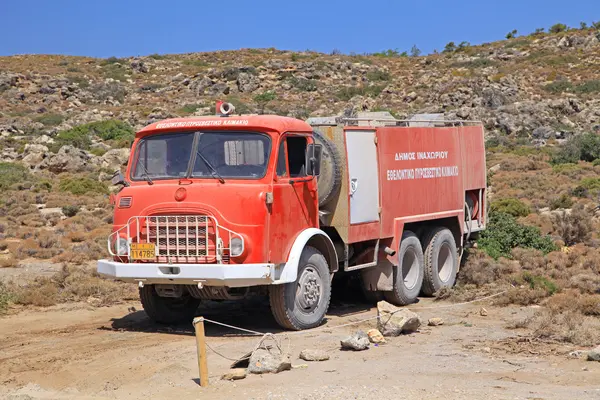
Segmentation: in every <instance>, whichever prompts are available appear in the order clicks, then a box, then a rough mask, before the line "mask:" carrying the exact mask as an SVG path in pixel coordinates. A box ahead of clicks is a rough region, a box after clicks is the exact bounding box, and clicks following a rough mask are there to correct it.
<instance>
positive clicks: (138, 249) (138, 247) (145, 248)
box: [129, 243, 156, 260]
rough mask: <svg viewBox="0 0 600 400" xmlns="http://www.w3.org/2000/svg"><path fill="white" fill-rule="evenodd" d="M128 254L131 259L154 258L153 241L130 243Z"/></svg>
mask: <svg viewBox="0 0 600 400" xmlns="http://www.w3.org/2000/svg"><path fill="white" fill-rule="evenodd" d="M129 255H130V258H131V259H132V260H154V259H155V258H156V250H155V247H154V243H132V244H131V251H130V254H129Z"/></svg>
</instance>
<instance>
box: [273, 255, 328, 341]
mask: <svg viewBox="0 0 600 400" xmlns="http://www.w3.org/2000/svg"><path fill="white" fill-rule="evenodd" d="M330 298H331V278H330V273H329V266H328V265H327V260H325V257H324V256H323V254H321V253H320V252H319V251H318V250H317V249H315V248H314V247H310V246H307V247H305V248H304V250H303V251H302V255H301V256H300V262H299V264H298V276H297V278H296V281H295V282H290V283H285V284H281V285H273V286H270V287H269V301H270V303H271V311H272V313H273V316H274V317H275V320H276V321H277V323H278V324H279V325H280V326H281V327H283V328H286V329H293V330H297V331H299V330H303V329H310V328H314V327H316V326H319V325H320V324H321V322H322V321H323V318H325V313H327V309H328V308H329V300H330Z"/></svg>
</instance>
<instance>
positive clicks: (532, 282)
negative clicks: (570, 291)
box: [521, 272, 560, 296]
mask: <svg viewBox="0 0 600 400" xmlns="http://www.w3.org/2000/svg"><path fill="white" fill-rule="evenodd" d="M521 277H522V279H523V281H525V282H526V283H527V284H529V288H530V289H544V290H545V291H546V292H547V294H548V296H552V295H553V294H554V293H556V292H558V291H559V290H560V288H559V287H558V285H557V284H556V283H554V282H552V281H551V280H550V279H548V278H546V277H544V276H539V275H533V274H531V273H530V272H523V275H521Z"/></svg>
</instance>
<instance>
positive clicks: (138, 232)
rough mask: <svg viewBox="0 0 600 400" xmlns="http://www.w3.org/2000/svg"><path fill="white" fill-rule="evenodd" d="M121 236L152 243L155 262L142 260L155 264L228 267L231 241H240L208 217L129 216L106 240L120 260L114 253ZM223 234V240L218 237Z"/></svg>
mask: <svg viewBox="0 0 600 400" xmlns="http://www.w3.org/2000/svg"><path fill="white" fill-rule="evenodd" d="M124 233H126V237H127V240H128V243H130V244H134V243H152V244H154V246H155V250H156V257H155V259H154V260H144V261H145V262H158V263H196V264H213V263H222V264H223V263H224V264H227V263H229V260H230V249H229V244H230V243H231V239H232V238H233V237H240V238H241V236H240V235H239V234H237V233H235V232H232V231H230V230H229V229H226V228H223V227H221V226H219V224H218V223H217V221H216V219H215V218H214V217H211V216H208V215H154V216H146V217H132V218H130V219H129V221H128V223H127V225H126V226H124V227H122V228H121V229H119V230H118V231H116V232H114V233H113V234H112V235H111V237H110V238H109V251H110V253H111V254H112V255H113V256H116V257H119V256H118V255H117V254H115V253H116V252H115V249H116V247H115V243H116V241H117V239H118V238H119V237H123V236H125V235H124ZM223 234H224V235H226V237H222V236H220V235H223ZM129 252H131V251H130V250H129ZM129 255H130V254H128V255H127V256H126V257H127V258H128V257H129ZM126 257H125V256H124V257H123V258H126ZM130 261H135V260H130ZM144 261H141V260H140V262H144Z"/></svg>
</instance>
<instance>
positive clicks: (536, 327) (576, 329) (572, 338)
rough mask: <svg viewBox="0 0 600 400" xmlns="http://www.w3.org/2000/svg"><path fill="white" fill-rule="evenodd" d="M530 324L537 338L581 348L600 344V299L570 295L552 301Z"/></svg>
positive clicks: (553, 298)
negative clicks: (599, 316)
mask: <svg viewBox="0 0 600 400" xmlns="http://www.w3.org/2000/svg"><path fill="white" fill-rule="evenodd" d="M545 306H546V308H545V309H543V310H541V311H540V312H538V313H536V314H535V315H534V317H533V318H531V320H530V321H529V326H530V327H531V328H532V329H533V335H534V337H537V338H540V339H548V340H554V341H559V342H567V343H573V344H575V345H578V346H592V345H597V344H598V343H599V342H600V319H598V318H597V316H598V315H600V296H598V295H592V296H590V295H580V294H579V293H578V292H577V291H566V292H564V293H561V294H557V295H556V296H553V297H552V298H550V299H548V300H547V301H546V303H545Z"/></svg>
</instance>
